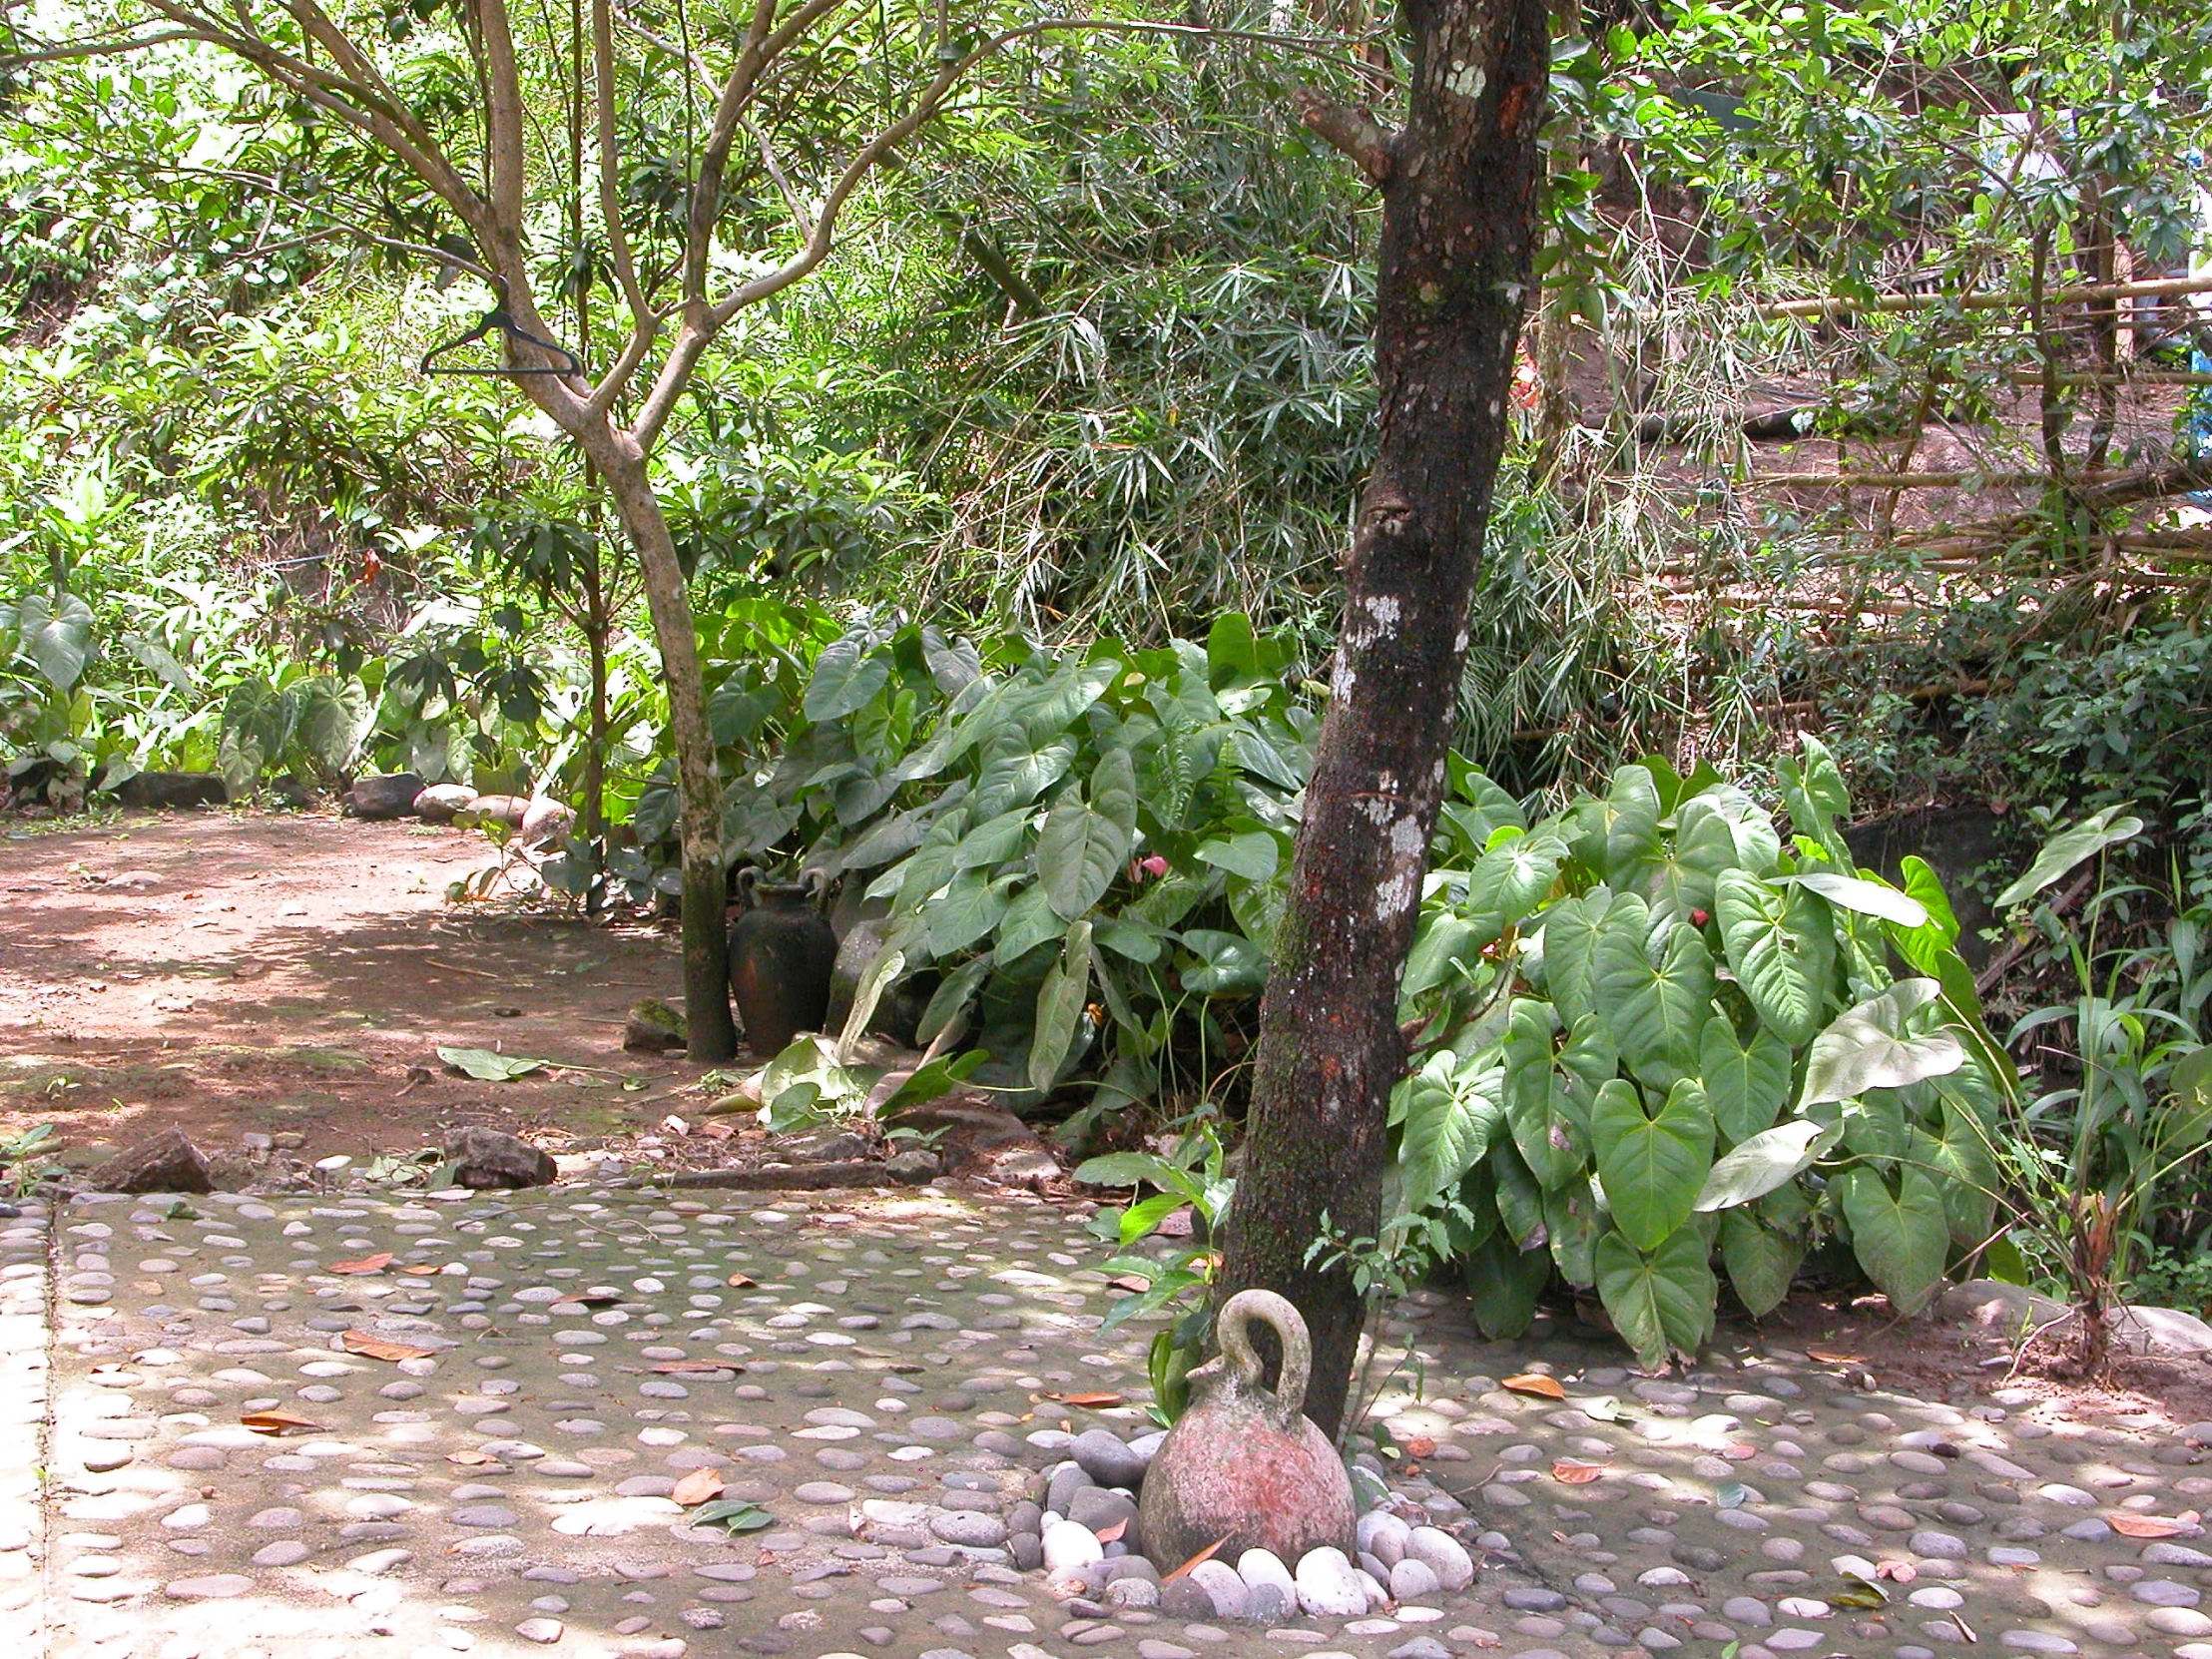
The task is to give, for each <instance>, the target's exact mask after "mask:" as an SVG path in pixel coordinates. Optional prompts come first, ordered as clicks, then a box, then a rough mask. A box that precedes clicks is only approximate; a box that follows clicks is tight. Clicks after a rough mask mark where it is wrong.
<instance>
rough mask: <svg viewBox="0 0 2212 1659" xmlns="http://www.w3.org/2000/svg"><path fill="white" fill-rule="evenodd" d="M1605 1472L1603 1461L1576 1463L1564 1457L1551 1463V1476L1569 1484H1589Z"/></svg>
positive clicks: (1564, 1483)
mask: <svg viewBox="0 0 2212 1659" xmlns="http://www.w3.org/2000/svg"><path fill="white" fill-rule="evenodd" d="M1604 1472H1605V1465H1604V1464H1603V1463H1574V1462H1569V1461H1568V1460H1567V1459H1566V1458H1564V1457H1562V1458H1561V1459H1560V1460H1559V1461H1558V1462H1556V1463H1554V1464H1552V1465H1551V1478H1552V1479H1554V1480H1556V1481H1559V1482H1560V1483H1561V1484H1562V1485H1567V1486H1587V1485H1588V1484H1589V1483H1590V1482H1591V1481H1593V1480H1595V1479H1596V1478H1597V1477H1598V1476H1599V1475H1601V1474H1603V1473H1604Z"/></svg>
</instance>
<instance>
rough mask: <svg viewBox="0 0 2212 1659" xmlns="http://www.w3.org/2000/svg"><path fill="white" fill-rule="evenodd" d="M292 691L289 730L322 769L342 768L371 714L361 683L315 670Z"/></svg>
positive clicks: (359, 738) (349, 762)
mask: <svg viewBox="0 0 2212 1659" xmlns="http://www.w3.org/2000/svg"><path fill="white" fill-rule="evenodd" d="M295 691H296V694H297V697H298V710H299V712H298V715H297V717H296V719H295V721H294V725H293V731H294V733H295V734H296V736H297V738H298V741H299V743H300V744H301V745H302V746H303V747H304V748H305V749H306V751H307V753H308V754H309V755H311V756H313V757H314V758H315V760H316V761H318V762H319V763H321V765H322V768H323V770H324V771H325V772H329V773H341V772H343V771H345V770H346V768H348V767H349V766H351V765H352V764H353V754H354V751H355V750H356V749H357V748H358V747H359V746H360V741H361V739H362V737H363V736H364V735H365V734H366V733H367V731H368V729H369V724H370V722H371V720H372V719H373V718H374V711H373V710H371V709H370V708H369V706H368V699H367V697H366V695H365V694H364V693H363V692H362V691H361V683H360V682H359V681H358V680H352V679H346V680H338V679H334V678H332V677H331V676H329V675H324V674H318V675H316V676H314V677H313V678H312V679H309V680H303V681H301V682H300V683H299V685H298V686H297V687H296V688H295Z"/></svg>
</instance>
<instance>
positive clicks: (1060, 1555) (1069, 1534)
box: [1044, 1520, 1106, 1576]
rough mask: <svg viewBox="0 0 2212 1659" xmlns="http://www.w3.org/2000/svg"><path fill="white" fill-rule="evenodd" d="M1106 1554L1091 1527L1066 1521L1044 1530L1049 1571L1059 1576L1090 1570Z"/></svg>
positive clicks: (1046, 1562)
mask: <svg viewBox="0 0 2212 1659" xmlns="http://www.w3.org/2000/svg"><path fill="white" fill-rule="evenodd" d="M1105 1553H1106V1551H1105V1550H1104V1549H1103V1548H1102V1547H1101V1546H1100V1544H1099V1541H1098V1534H1097V1533H1095V1532H1093V1531H1092V1530H1091V1529H1090V1528H1089V1527H1087V1526H1079V1525H1077V1524H1076V1523H1075V1522H1074V1521H1071V1520H1064V1521H1054V1522H1053V1523H1052V1524H1051V1525H1050V1526H1048V1527H1046V1528H1045V1529H1044V1565H1045V1571H1047V1572H1049V1573H1051V1574H1053V1575H1055V1576H1058V1575H1060V1574H1064V1573H1069V1572H1074V1571H1076V1570H1077V1569H1079V1568H1082V1567H1087V1566H1089V1565H1090V1564H1091V1563H1092V1562H1093V1561H1097V1560H1100V1559H1102V1558H1103V1557H1104V1556H1105Z"/></svg>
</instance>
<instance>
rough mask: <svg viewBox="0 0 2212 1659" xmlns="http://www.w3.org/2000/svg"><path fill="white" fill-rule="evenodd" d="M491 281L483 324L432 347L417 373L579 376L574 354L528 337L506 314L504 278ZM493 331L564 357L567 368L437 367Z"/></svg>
mask: <svg viewBox="0 0 2212 1659" xmlns="http://www.w3.org/2000/svg"><path fill="white" fill-rule="evenodd" d="M491 281H492V286H493V288H495V289H496V290H497V292H498V294H499V298H498V301H497V303H495V304H494V305H493V306H492V308H491V309H490V310H488V311H486V312H485V313H484V317H483V320H482V321H481V322H479V323H477V324H476V326H475V327H473V328H471V329H470V330H469V331H468V332H467V333H465V334H461V335H458V336H457V337H455V338H453V339H449V340H447V341H445V343H444V344H442V345H433V346H431V347H430V349H429V350H427V351H425V352H423V353H422V361H421V363H420V364H419V365H418V366H417V369H416V372H417V373H420V374H497V375H502V376H520V375H524V374H581V373H583V372H584V365H583V363H582V362H581V361H580V360H579V359H578V358H577V355H576V353H575V352H573V351H571V350H570V349H569V348H568V347H567V346H565V345H561V344H557V343H556V342H554V341H552V340H549V339H540V338H538V336H537V335H535V334H533V333H531V332H530V330H529V329H527V328H525V327H523V326H522V324H520V323H519V322H517V321H515V319H514V318H513V317H512V316H510V315H509V314H508V312H507V280H506V278H505V277H493V278H492V279H491ZM495 331H496V332H498V333H500V334H502V335H504V336H505V337H506V338H507V339H509V340H520V341H521V342H522V343H523V344H525V345H534V346H536V347H537V348H538V349H539V350H540V351H546V352H550V353H552V354H553V355H555V356H558V357H565V358H567V359H568V362H567V366H566V367H560V368H449V367H446V366H444V365H443V364H441V363H439V361H438V359H439V358H440V357H442V356H444V355H445V354H446V353H447V352H449V351H458V350H459V349H460V348H461V347H462V346H464V345H473V344H475V343H476V341H478V340H480V339H482V338H483V337H484V336H485V335H487V334H490V333H493V332H495Z"/></svg>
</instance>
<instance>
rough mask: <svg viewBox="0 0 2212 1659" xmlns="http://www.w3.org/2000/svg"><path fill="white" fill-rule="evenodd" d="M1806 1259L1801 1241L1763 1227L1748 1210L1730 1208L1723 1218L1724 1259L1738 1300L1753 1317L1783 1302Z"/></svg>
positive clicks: (1729, 1280)
mask: <svg viewBox="0 0 2212 1659" xmlns="http://www.w3.org/2000/svg"><path fill="white" fill-rule="evenodd" d="M1804 1259H1805V1245H1804V1243H1803V1241H1802V1240H1799V1239H1797V1238H1794V1237H1791V1236H1789V1235H1787V1234H1782V1233H1777V1232H1775V1231H1774V1230H1773V1229H1772V1228H1768V1227H1762V1226H1761V1225H1760V1224H1759V1220H1758V1218H1757V1217H1756V1216H1755V1215H1753V1213H1752V1212H1751V1211H1749V1210H1731V1211H1729V1212H1728V1214H1727V1215H1725V1216H1723V1217H1722V1218H1721V1262H1722V1264H1723V1265H1724V1266H1725V1267H1726V1268H1727V1269H1728V1283H1729V1287H1730V1288H1731V1289H1732V1290H1734V1291H1735V1293H1736V1300H1737V1301H1739V1302H1741V1303H1742V1304H1743V1305H1744V1311H1745V1312H1746V1313H1748V1314H1749V1315H1751V1317H1752V1318H1753V1319H1758V1318H1759V1317H1760V1316H1762V1315H1764V1314H1770V1313H1772V1312H1773V1311H1774V1310H1775V1309H1777V1308H1779V1307H1780V1306H1781V1305H1782V1300H1783V1298H1784V1297H1786V1296H1788V1295H1789V1294H1790V1281H1791V1280H1792V1279H1794V1278H1796V1277H1797V1270H1798V1263H1800V1262H1801V1261H1803V1260H1804Z"/></svg>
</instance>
